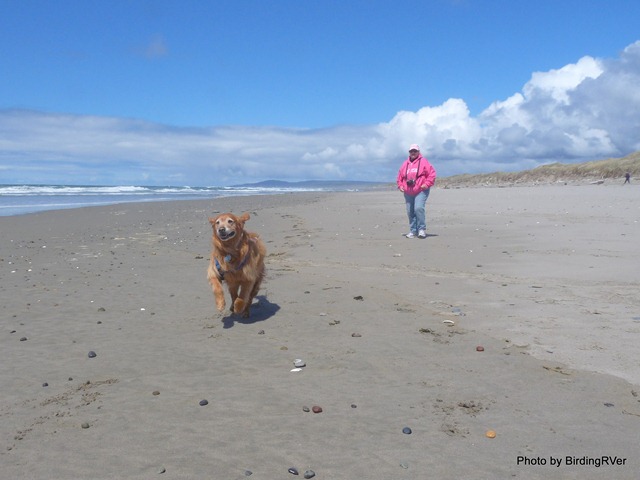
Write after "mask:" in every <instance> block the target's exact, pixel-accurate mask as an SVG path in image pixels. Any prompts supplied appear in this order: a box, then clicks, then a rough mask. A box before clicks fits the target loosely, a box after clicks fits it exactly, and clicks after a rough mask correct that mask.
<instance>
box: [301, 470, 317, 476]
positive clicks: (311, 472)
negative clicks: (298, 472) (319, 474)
mask: <svg viewBox="0 0 640 480" xmlns="http://www.w3.org/2000/svg"><path fill="white" fill-rule="evenodd" d="M315 476H316V472H314V471H313V470H307V471H306V472H304V478H313V477H315Z"/></svg>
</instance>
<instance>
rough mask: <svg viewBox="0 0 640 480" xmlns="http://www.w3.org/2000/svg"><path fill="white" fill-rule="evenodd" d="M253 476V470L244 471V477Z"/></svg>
mask: <svg viewBox="0 0 640 480" xmlns="http://www.w3.org/2000/svg"><path fill="white" fill-rule="evenodd" d="M251 475H253V472H252V471H251V470H245V471H244V476H245V477H250V476H251Z"/></svg>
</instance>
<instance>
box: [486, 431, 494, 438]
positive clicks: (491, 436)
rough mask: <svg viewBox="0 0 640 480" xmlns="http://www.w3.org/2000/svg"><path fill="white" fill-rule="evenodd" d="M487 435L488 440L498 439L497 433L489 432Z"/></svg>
mask: <svg viewBox="0 0 640 480" xmlns="http://www.w3.org/2000/svg"><path fill="white" fill-rule="evenodd" d="M485 435H486V436H487V438H496V432H494V431H493V430H487V433H485Z"/></svg>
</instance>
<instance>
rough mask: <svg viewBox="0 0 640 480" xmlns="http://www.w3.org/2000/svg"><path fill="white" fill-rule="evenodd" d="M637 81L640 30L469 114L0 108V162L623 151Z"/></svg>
mask: <svg viewBox="0 0 640 480" xmlns="http://www.w3.org/2000/svg"><path fill="white" fill-rule="evenodd" d="M158 45H160V46H162V42H160V43H159V44H158ZM155 51H157V52H160V53H162V49H160V50H155ZM638 85H640V42H636V43H634V44H632V45H629V46H628V47H627V48H626V49H624V51H623V52H622V53H621V55H620V57H619V58H616V59H595V58H591V57H583V58H581V59H580V60H579V61H578V62H577V63H575V64H570V65H566V66H564V67H562V68H559V69H557V70H551V71H549V72H535V73H534V74H533V75H532V76H531V79H530V80H529V81H528V82H527V83H526V84H525V85H524V86H523V88H522V91H521V92H515V93H514V94H513V95H511V96H510V97H508V98H506V99H505V100H500V101H496V102H494V103H493V104H492V105H490V106H489V107H488V108H487V109H486V110H485V111H483V112H482V113H481V114H480V115H478V116H477V117H472V116H471V114H470V112H469V109H468V107H467V105H466V103H465V102H464V101H463V100H462V99H455V98H452V99H449V100H447V101H446V102H444V103H443V104H442V105H438V106H425V107H423V108H421V109H419V110H418V111H416V112H408V111H401V112H398V113H397V114H396V115H395V116H394V117H393V118H392V119H390V120H389V121H388V122H384V123H379V124H377V125H368V126H338V127H333V128H325V129H315V130H311V129H290V128H272V127H261V128H257V127H216V128H177V127H171V126H165V125H159V124H154V123H150V122H144V121H137V120H131V119H122V118H108V117H95V116H78V115H62V114H50V113H42V112H35V111H24V110H0V132H1V133H2V134H1V135H0V171H2V172H3V174H2V181H3V182H4V183H19V182H29V183H37V182H51V183H53V182H56V183H58V182H59V183H87V182H89V181H91V182H96V183H133V184H135V183H137V184H141V183H145V184H176V183H181V184H190V185H225V184H230V183H238V182H239V181H243V182H244V181H247V182H249V181H258V180H264V179H268V178H278V179H285V180H300V179H305V178H317V179H353V180H379V181H392V180H393V179H394V178H395V173H396V171H397V168H398V166H399V164H400V162H401V160H402V159H403V157H404V156H405V154H406V149H407V146H408V145H409V144H411V143H419V144H420V145H421V147H422V150H423V153H426V155H427V156H428V157H429V158H430V159H431V160H432V161H433V163H434V164H435V166H436V168H437V170H438V172H439V173H440V174H441V175H451V174H455V173H463V172H469V173H474V172H486V171H494V170H518V169H522V168H531V167H534V166H536V165H539V164H541V163H547V162H552V161H584V160H591V159H595V158H603V157H610V156H622V155H626V154H628V153H630V152H632V151H636V150H640V137H639V136H638V134H637V132H638V131H640V88H638ZM37 172H40V173H39V174H38V173H37Z"/></svg>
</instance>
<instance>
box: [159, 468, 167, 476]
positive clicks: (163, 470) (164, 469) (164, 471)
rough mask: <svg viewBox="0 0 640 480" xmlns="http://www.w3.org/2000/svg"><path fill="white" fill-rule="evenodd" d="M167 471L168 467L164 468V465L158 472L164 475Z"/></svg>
mask: <svg viewBox="0 0 640 480" xmlns="http://www.w3.org/2000/svg"><path fill="white" fill-rule="evenodd" d="M166 471H167V469H166V468H164V467H160V468H159V469H158V474H160V475H162V474H163V473H166Z"/></svg>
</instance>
